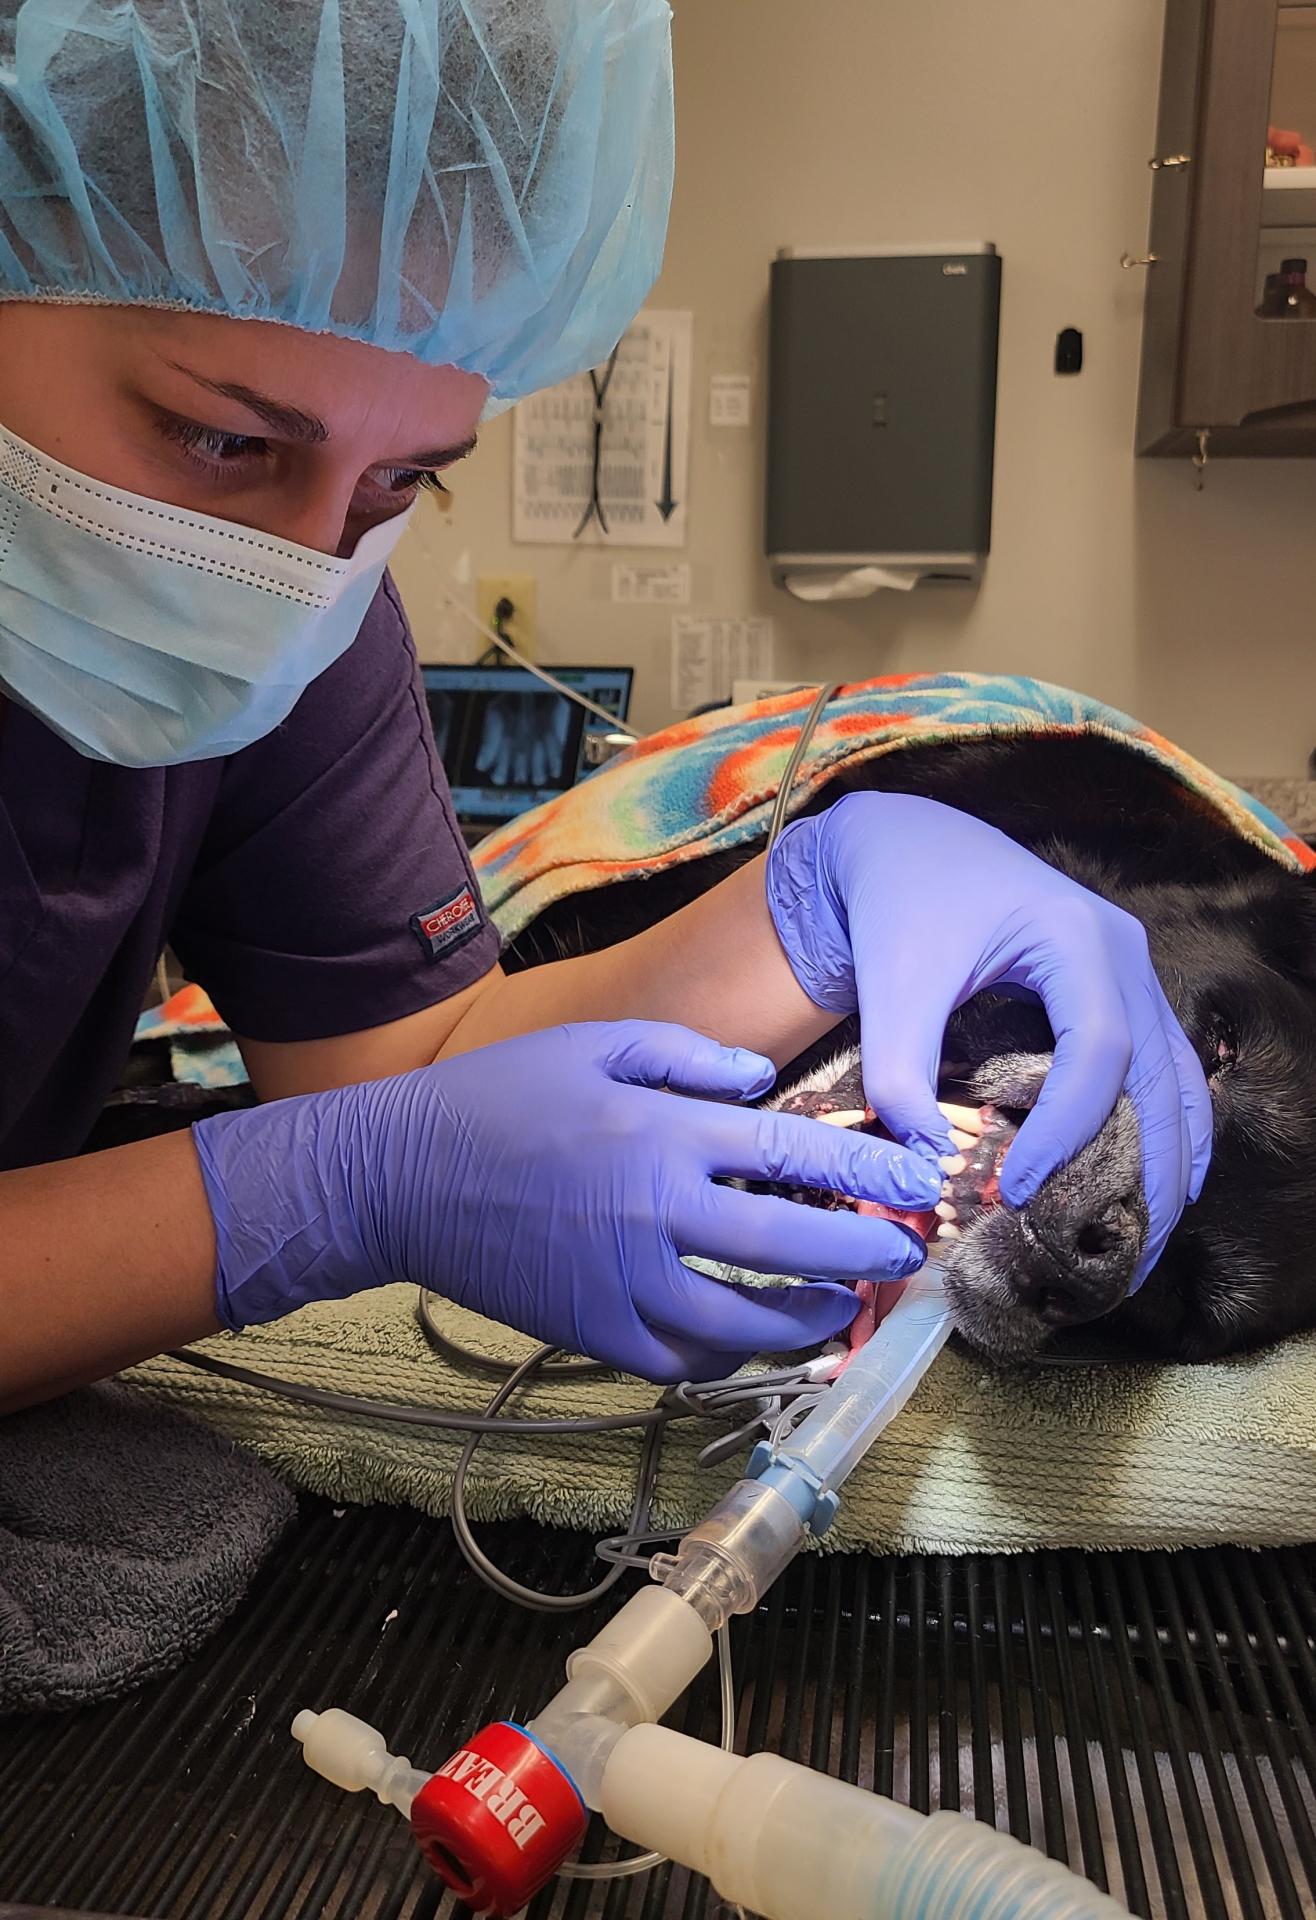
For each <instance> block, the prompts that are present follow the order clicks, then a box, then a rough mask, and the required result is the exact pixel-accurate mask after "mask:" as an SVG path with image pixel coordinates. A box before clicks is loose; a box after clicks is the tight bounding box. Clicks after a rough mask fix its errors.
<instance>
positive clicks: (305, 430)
mask: <svg viewBox="0 0 1316 1920" xmlns="http://www.w3.org/2000/svg"><path fill="white" fill-rule="evenodd" d="M168 364H169V365H170V366H171V367H173V369H174V371H175V372H176V373H183V374H186V375H187V378H188V379H189V380H195V381H196V383H197V385H198V386H200V387H207V388H208V389H209V390H210V392H211V393H217V394H219V395H220V397H221V398H222V399H225V400H236V401H237V403H238V405H239V406H240V407H246V408H247V410H248V412H250V413H254V414H255V415H256V417H257V419H259V420H263V421H264V422H265V424H266V426H267V427H272V428H273V430H274V432H275V433H277V434H280V435H282V437H283V438H284V439H285V440H299V441H301V442H302V443H303V444H304V445H307V446H319V445H320V444H321V443H322V442H324V441H326V440H327V439H328V438H329V429H328V427H327V426H326V425H325V423H324V421H323V420H321V419H319V418H317V416H316V415H315V414H313V413H303V411H302V409H301V408H300V407H290V406H288V405H287V404H286V403H285V402H284V401H282V400H275V399H273V398H272V397H271V396H270V395H269V394H267V393H257V392H256V390H255V389H254V388H253V387H246V386H243V385H242V383H241V381H238V380H207V379H206V378H205V376H204V375H203V374H200V373H194V372H193V370H192V368H191V367H185V366H183V365H182V364H181V363H180V362H179V361H177V360H171V361H170V362H169V363H168ZM475 442H476V436H475V435H474V434H472V435H471V437H470V439H469V440H463V441H462V442H461V444H460V445H459V446H455V447H436V448H430V449H429V450H428V451H426V452H425V453H412V454H408V455H407V456H406V458H405V459H402V460H392V461H389V462H388V464H389V465H390V466H394V467H451V466H454V465H455V464H456V462H457V461H458V460H464V459H465V458H466V456H467V454H468V453H473V452H474V451H475ZM377 464H379V465H383V464H384V463H383V462H382V461H381V462H378V463H377Z"/></svg>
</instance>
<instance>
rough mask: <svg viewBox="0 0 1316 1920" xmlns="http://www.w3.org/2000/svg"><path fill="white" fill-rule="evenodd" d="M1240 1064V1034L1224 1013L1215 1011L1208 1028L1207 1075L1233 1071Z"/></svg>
mask: <svg viewBox="0 0 1316 1920" xmlns="http://www.w3.org/2000/svg"><path fill="white" fill-rule="evenodd" d="M1237 1065H1238V1035H1237V1034H1236V1033H1235V1032H1234V1029H1233V1027H1232V1026H1231V1025H1230V1024H1229V1022H1228V1020H1226V1019H1225V1017H1224V1015H1223V1014H1222V1013H1214V1014H1212V1016H1211V1022H1210V1025H1209V1027H1208V1028H1207V1058H1206V1077H1207V1079H1208V1080H1214V1079H1215V1078H1216V1077H1217V1075H1219V1074H1222V1073H1231V1072H1232V1071H1233V1069H1234V1068H1235V1067H1236V1066H1237Z"/></svg>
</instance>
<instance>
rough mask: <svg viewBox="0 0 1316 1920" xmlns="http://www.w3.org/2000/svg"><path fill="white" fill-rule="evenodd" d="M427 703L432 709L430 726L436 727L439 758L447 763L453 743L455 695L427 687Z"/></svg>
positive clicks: (435, 742)
mask: <svg viewBox="0 0 1316 1920" xmlns="http://www.w3.org/2000/svg"><path fill="white" fill-rule="evenodd" d="M425 704H426V706H427V707H428V708H429V710H430V726H431V727H432V728H433V729H434V744H435V746H436V747H437V748H438V751H439V758H440V760H442V761H444V762H445V764H446V762H447V758H448V750H449V747H450V745H451V743H452V718H453V712H454V707H455V701H454V696H453V695H452V694H451V693H446V692H444V691H442V690H441V689H438V690H436V689H435V688H433V687H427V688H426V690H425Z"/></svg>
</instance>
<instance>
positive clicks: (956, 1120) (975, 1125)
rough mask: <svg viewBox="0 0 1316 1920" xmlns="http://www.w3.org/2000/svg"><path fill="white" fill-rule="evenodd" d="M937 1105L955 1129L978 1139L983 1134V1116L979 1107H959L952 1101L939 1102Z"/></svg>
mask: <svg viewBox="0 0 1316 1920" xmlns="http://www.w3.org/2000/svg"><path fill="white" fill-rule="evenodd" d="M937 1105H938V1107H939V1108H940V1109H941V1111H942V1113H944V1114H945V1116H946V1118H947V1119H948V1120H949V1121H950V1123H951V1125H952V1126H953V1127H958V1128H959V1130H960V1132H961V1133H968V1134H972V1135H973V1137H974V1138H975V1139H977V1137H978V1135H979V1134H980V1133H981V1132H982V1114H981V1112H980V1111H979V1110H978V1108H977V1107H957V1106H956V1105H955V1103H954V1101H952V1100H938V1102H937Z"/></svg>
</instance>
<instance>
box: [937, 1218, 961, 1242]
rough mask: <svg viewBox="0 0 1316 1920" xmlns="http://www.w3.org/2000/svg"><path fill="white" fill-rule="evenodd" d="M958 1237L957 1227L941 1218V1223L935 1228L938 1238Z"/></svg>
mask: <svg viewBox="0 0 1316 1920" xmlns="http://www.w3.org/2000/svg"><path fill="white" fill-rule="evenodd" d="M959 1237H960V1230H959V1228H958V1227H953V1226H952V1225H951V1223H950V1221H949V1220H943V1221H942V1223H941V1225H940V1226H939V1227H938V1228H937V1238H938V1240H958V1239H959Z"/></svg>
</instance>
